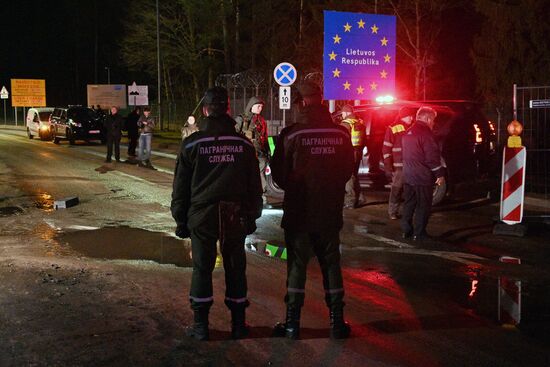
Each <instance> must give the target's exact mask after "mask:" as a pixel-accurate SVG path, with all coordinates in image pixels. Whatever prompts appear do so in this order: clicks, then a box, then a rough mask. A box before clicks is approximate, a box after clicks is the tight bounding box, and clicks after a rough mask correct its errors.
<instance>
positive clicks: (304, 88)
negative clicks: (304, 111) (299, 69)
mask: <svg viewBox="0 0 550 367" xmlns="http://www.w3.org/2000/svg"><path fill="white" fill-rule="evenodd" d="M298 92H299V93H300V95H301V96H302V97H307V96H320V95H321V88H319V86H318V85H317V84H315V83H312V82H303V83H302V84H300V85H299V86H298Z"/></svg>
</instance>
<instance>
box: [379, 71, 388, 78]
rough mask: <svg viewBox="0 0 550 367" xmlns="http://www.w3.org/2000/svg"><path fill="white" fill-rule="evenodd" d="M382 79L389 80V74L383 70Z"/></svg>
mask: <svg viewBox="0 0 550 367" xmlns="http://www.w3.org/2000/svg"><path fill="white" fill-rule="evenodd" d="M380 78H382V79H387V78H388V72H387V71H386V70H382V71H381V72H380Z"/></svg>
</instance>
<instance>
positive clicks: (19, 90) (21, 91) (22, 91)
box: [11, 79, 46, 96]
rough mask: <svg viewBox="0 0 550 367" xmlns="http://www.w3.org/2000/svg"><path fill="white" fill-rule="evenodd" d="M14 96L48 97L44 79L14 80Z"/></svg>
mask: <svg viewBox="0 0 550 367" xmlns="http://www.w3.org/2000/svg"><path fill="white" fill-rule="evenodd" d="M11 94H12V96H46V81H45V80H44V79H12V80H11Z"/></svg>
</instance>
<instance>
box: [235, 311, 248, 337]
mask: <svg viewBox="0 0 550 367" xmlns="http://www.w3.org/2000/svg"><path fill="white" fill-rule="evenodd" d="M245 310H246V308H245V307H238V308H237V307H235V308H233V309H231V337H232V338H233V339H243V338H246V337H247V336H248V333H249V331H250V330H249V329H248V325H247V324H246V318H245Z"/></svg>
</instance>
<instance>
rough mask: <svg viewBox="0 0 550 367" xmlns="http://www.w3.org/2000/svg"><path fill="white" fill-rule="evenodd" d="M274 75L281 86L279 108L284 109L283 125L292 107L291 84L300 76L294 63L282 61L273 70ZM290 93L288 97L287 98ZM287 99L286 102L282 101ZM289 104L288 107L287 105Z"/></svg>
mask: <svg viewBox="0 0 550 367" xmlns="http://www.w3.org/2000/svg"><path fill="white" fill-rule="evenodd" d="M273 77H274V78H275V81H276V82H277V84H279V85H280V86H281V88H279V108H280V109H282V110H283V127H285V125H286V110H288V109H290V101H291V99H290V86H291V85H292V84H294V82H295V81H296V78H297V77H298V72H297V71H296V68H295V67H294V65H292V64H291V63H288V62H282V63H280V64H279V65H277V66H276V67H275V69H274V70H273ZM286 94H288V98H286ZM284 100H287V102H286V103H281V102H283V101H284ZM287 106H288V107H287Z"/></svg>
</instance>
